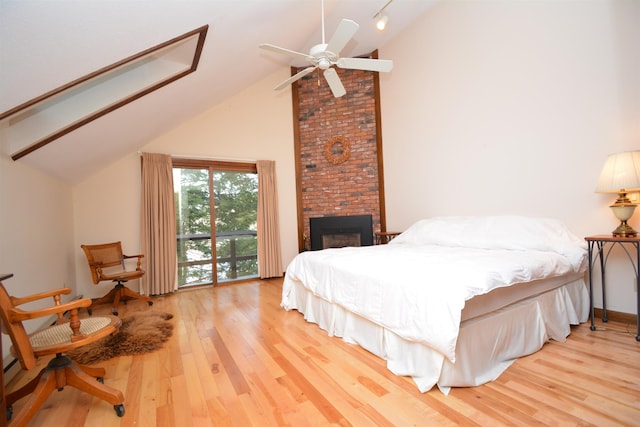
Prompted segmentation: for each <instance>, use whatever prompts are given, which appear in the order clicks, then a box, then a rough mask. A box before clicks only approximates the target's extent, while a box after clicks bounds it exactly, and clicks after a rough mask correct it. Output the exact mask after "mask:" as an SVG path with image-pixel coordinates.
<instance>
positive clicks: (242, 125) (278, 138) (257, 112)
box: [74, 70, 298, 296]
mask: <svg viewBox="0 0 640 427" xmlns="http://www.w3.org/2000/svg"><path fill="white" fill-rule="evenodd" d="M288 76H289V74H288V70H281V71H279V72H277V73H274V74H273V75H271V76H268V77H266V78H265V79H263V80H262V81H260V82H258V83H257V84H256V85H254V86H252V87H249V88H247V89H246V90H245V91H243V92H241V93H239V94H237V95H235V96H233V97H232V98H230V99H228V100H226V101H225V102H224V103H222V104H220V105H218V106H215V107H214V108H211V109H210V110H208V111H205V112H203V113H202V114H200V115H199V116H197V117H194V118H193V119H191V120H189V121H187V122H185V123H183V124H182V125H181V126H179V127H177V128H175V129H173V130H172V131H171V132H168V133H166V134H164V135H163V136H162V137H160V138H157V139H156V140H154V141H150V142H149V143H147V144H146V145H144V146H143V147H141V148H140V151H144V152H152V153H166V154H171V155H176V156H193V157H206V158H212V159H218V160H239V161H243V160H245V161H246V160H254V161H255V160H263V159H265V160H275V162H276V173H277V181H278V197H279V205H280V212H279V215H280V228H281V230H280V235H281V239H282V242H283V243H282V259H283V265H284V266H286V265H287V264H288V263H289V261H290V260H291V259H292V258H293V257H294V256H295V255H296V254H297V252H298V243H297V242H298V240H297V239H298V238H297V222H296V194H295V192H296V188H295V166H294V154H293V127H292V125H291V120H292V110H291V93H290V92H289V91H282V92H274V91H273V87H274V86H276V85H277V84H278V83H279V82H280V81H282V80H284V79H286V78H287V77H288ZM74 212H75V215H76V218H77V220H76V222H75V227H76V245H75V246H76V247H77V249H78V250H77V252H76V261H77V280H78V288H79V292H83V293H84V294H85V295H91V296H99V295H101V294H104V293H106V288H105V285H104V284H103V285H101V286H97V287H96V286H94V285H93V283H92V282H91V276H90V274H89V270H88V267H87V266H86V259H85V258H84V254H83V253H82V251H81V250H80V244H83V243H99V242H108V241H116V240H122V241H123V250H124V251H125V252H126V253H133V252H135V253H138V252H137V251H138V250H139V248H140V238H139V236H140V158H139V155H138V154H137V153H131V155H129V156H127V157H126V158H123V159H121V160H120V161H118V162H116V163H114V164H111V165H109V166H108V167H107V168H105V169H104V170H102V171H100V172H99V173H97V174H95V175H94V176H92V177H91V178H89V179H87V180H86V181H84V182H83V183H82V184H80V185H78V186H76V187H75V188H74ZM95 224H104V225H105V226H103V225H101V226H100V227H96V225H95ZM283 268H284V267H283ZM137 286H138V284H132V285H131V287H132V288H134V289H137ZM96 288H97V289H96Z"/></svg>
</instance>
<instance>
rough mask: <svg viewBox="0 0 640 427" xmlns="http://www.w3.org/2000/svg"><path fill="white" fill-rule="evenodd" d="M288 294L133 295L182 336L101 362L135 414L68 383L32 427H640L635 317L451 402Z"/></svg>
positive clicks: (246, 289)
mask: <svg viewBox="0 0 640 427" xmlns="http://www.w3.org/2000/svg"><path fill="white" fill-rule="evenodd" d="M281 289H282V281H281V280H269V281H259V280H256V281H250V282H246V283H241V284H234V285H227V286H221V287H217V288H215V289H214V288H200V289H195V290H188V291H181V292H178V293H176V294H174V295H171V296H164V297H157V298H154V305H153V306H152V307H148V306H147V305H146V303H144V302H142V301H136V300H134V301H130V302H129V303H128V304H127V305H126V306H121V308H120V310H119V311H120V316H121V317H124V316H126V315H127V314H128V313H131V312H133V311H138V310H158V311H167V312H170V313H173V314H174V316H175V317H174V320H173V322H174V324H175V330H174V335H173V337H172V338H171V340H170V341H169V342H168V343H167V344H165V346H164V348H162V349H161V350H159V351H156V352H154V353H150V354H145V355H139V356H125V357H119V358H115V359H112V360H109V361H107V362H102V363H100V364H99V365H100V366H104V367H105V368H106V370H107V375H106V377H105V383H106V384H109V385H111V386H113V387H116V388H118V389H120V390H122V392H123V393H124V396H125V408H126V414H125V415H124V417H122V418H118V417H117V416H116V414H115V411H114V410H113V407H112V406H111V405H109V404H108V403H105V402H102V401H99V400H98V399H93V398H91V397H89V396H87V395H84V394H82V393H80V392H78V391H76V390H74V389H72V388H69V387H67V388H65V389H64V390H63V391H61V392H56V393H54V395H53V396H51V397H50V398H49V399H48V401H47V402H46V403H45V405H44V406H43V407H42V409H41V410H40V411H39V412H38V415H37V416H36V418H35V419H33V420H32V422H31V423H30V426H33V427H38V426H51V425H65V426H68V427H72V426H143V427H144V426H177V427H186V426H214V425H215V426H217V425H220V426H328V425H339V426H502V425H509V426H535V425H540V426H553V425H555V426H590V425H591V426H634V425H635V426H640V343H638V342H637V341H636V340H635V335H634V334H635V325H624V324H619V323H618V324H616V323H613V322H609V323H608V324H605V325H603V324H602V323H599V324H598V329H599V330H597V331H595V332H593V331H591V330H590V329H589V325H588V324H584V325H580V326H578V327H575V328H573V331H572V334H571V335H570V337H569V338H568V340H567V342H565V343H557V342H553V341H551V342H549V343H548V344H546V345H545V346H544V348H543V349H542V350H541V351H539V352H537V353H535V354H533V355H531V356H528V357H525V358H522V359H520V360H518V361H516V362H515V363H514V364H513V365H512V366H511V367H510V368H509V369H508V370H507V371H506V372H505V373H504V374H503V375H502V376H501V377H500V378H498V380H496V381H494V382H491V383H488V384H485V385H483V386H480V387H472V388H458V389H453V390H452V391H451V393H450V394H449V395H448V396H444V395H443V394H442V393H441V392H440V391H439V390H438V389H437V388H435V389H433V390H431V391H429V392H427V393H420V392H419V391H418V389H417V387H416V386H415V384H414V383H413V382H412V381H411V380H410V379H408V378H403V377H397V376H395V375H393V374H392V373H391V372H389V371H388V370H387V369H386V367H385V363H384V361H383V360H381V359H379V358H378V357H376V356H374V355H372V354H370V353H368V352H367V351H365V350H363V349H361V348H359V347H357V346H354V345H350V344H347V343H344V342H343V341H342V340H341V339H339V338H335V337H328V336H327V334H326V333H325V332H324V331H322V330H321V329H320V328H318V327H317V326H316V325H315V324H309V323H307V322H306V321H304V319H303V318H302V315H301V314H300V313H298V312H297V311H292V312H286V311H284V310H283V309H282V308H280V306H279V304H280V292H281ZM108 311H109V307H108V306H104V309H103V308H96V310H94V315H96V314H99V313H100V312H108ZM45 363H46V360H44V361H41V362H40V366H44V364H45ZM39 369H40V368H38V369H34V370H32V371H30V372H29V373H28V374H26V375H25V374H23V373H21V374H19V376H17V377H16V378H15V379H14V380H12V382H11V383H10V384H9V385H8V389H9V390H11V389H13V388H15V387H17V386H19V385H20V384H22V383H23V382H24V381H27V380H28V379H29V378H31V377H32V376H33V375H35V374H36V373H37V372H38V371H39ZM19 405H20V402H18V403H16V405H15V406H16V409H17V407H18V406H19Z"/></svg>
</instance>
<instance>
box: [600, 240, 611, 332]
mask: <svg viewBox="0 0 640 427" xmlns="http://www.w3.org/2000/svg"><path fill="white" fill-rule="evenodd" d="M604 245H605V242H598V256H599V257H600V274H601V276H602V322H603V323H607V322H608V321H609V318H608V317H607V293H606V291H605V289H606V285H605V272H604V266H605V262H604Z"/></svg>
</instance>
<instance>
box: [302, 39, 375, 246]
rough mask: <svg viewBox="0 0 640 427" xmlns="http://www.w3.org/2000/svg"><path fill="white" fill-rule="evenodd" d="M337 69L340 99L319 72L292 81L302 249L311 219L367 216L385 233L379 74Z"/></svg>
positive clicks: (372, 55) (308, 244)
mask: <svg viewBox="0 0 640 427" xmlns="http://www.w3.org/2000/svg"><path fill="white" fill-rule="evenodd" d="M370 57H371V58H377V51H376V52H373V53H372V54H371V55H370ZM298 71H299V69H297V68H292V69H291V73H292V75H293V74H295V73H297V72H298ZM336 71H337V72H338V75H339V76H340V79H341V81H342V84H343V85H344V87H345V89H346V91H347V93H346V95H344V96H342V97H340V98H334V97H333V95H332V93H331V91H330V89H329V87H328V85H327V84H326V81H325V80H324V77H323V76H322V74H321V71H318V70H317V71H314V72H313V73H311V74H309V75H307V76H305V77H304V78H302V79H300V80H298V82H297V83H295V84H293V85H292V97H293V99H292V101H293V115H294V120H293V121H294V139H295V144H296V145H295V155H296V181H297V183H296V184H297V201H298V245H299V249H300V250H301V251H302V250H308V249H311V230H310V224H309V221H310V219H311V218H318V217H333V216H357V215H370V216H371V218H372V227H373V230H375V231H378V230H380V231H386V220H385V212H384V186H383V183H384V176H383V170H382V136H381V122H380V103H379V99H380V96H379V94H380V91H379V82H378V73H374V72H370V71H361V70H343V69H340V68H337V69H336Z"/></svg>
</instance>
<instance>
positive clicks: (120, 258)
mask: <svg viewBox="0 0 640 427" xmlns="http://www.w3.org/2000/svg"><path fill="white" fill-rule="evenodd" d="M81 247H82V249H83V250H84V254H85V255H86V256H87V261H88V262H89V268H90V269H91V278H92V279H93V283H94V284H96V285H97V284H98V283H100V282H102V281H105V280H108V281H112V282H115V283H116V286H115V287H114V288H113V289H111V291H109V293H108V294H106V295H105V296H103V297H101V298H96V299H94V300H92V302H91V307H89V308H88V311H89V314H91V313H92V308H93V307H94V306H96V305H100V304H105V303H112V307H111V312H112V313H113V315H114V316H117V315H118V305H120V301H123V302H124V303H125V304H126V303H127V299H132V298H135V299H140V300H143V301H146V302H147V303H148V304H149V305H153V301H151V298H149V297H147V296H145V295H140V294H139V293H137V292H134V291H132V290H131V289H129V288H127V287H126V286H125V285H124V283H126V282H127V281H129V280H134V279H139V278H141V277H142V276H144V270H142V267H141V264H142V258H143V257H144V255H124V254H123V253H122V243H121V242H114V243H103V244H99V245H81ZM132 258H136V259H137V262H136V269H135V270H127V269H126V265H125V260H127V259H132Z"/></svg>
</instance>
